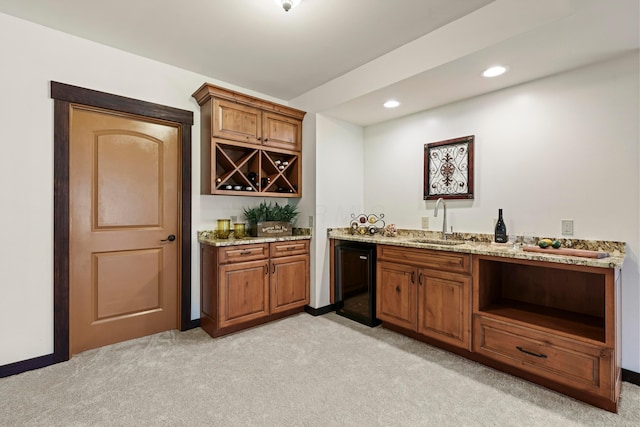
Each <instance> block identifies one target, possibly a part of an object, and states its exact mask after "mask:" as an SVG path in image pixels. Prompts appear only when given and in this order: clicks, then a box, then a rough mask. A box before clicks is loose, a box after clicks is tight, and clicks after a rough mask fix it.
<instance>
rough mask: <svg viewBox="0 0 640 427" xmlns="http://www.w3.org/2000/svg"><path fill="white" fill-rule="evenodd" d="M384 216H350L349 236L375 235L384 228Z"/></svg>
mask: <svg viewBox="0 0 640 427" xmlns="http://www.w3.org/2000/svg"><path fill="white" fill-rule="evenodd" d="M382 218H384V214H380V215H376V214H369V215H367V214H360V215H356V214H351V222H350V223H349V227H350V228H351V234H363V235H364V234H376V233H380V232H381V231H382V229H383V228H384V225H385V223H384V220H383V219H382Z"/></svg>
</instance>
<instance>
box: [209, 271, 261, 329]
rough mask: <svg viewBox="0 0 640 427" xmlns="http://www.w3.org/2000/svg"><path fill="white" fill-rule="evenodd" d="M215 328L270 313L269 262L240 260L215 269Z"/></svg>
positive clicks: (236, 323)
mask: <svg viewBox="0 0 640 427" xmlns="http://www.w3.org/2000/svg"><path fill="white" fill-rule="evenodd" d="M218 283H219V287H218V292H219V295H218V304H219V306H218V327H219V328H225V327H227V326H233V325H238V324H241V323H244V322H247V321H249V320H254V319H259V318H261V317H265V316H268V315H269V263H268V261H267V260H261V261H249V262H240V263H237V264H227V265H222V266H220V267H219V268H218Z"/></svg>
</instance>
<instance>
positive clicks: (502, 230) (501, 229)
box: [495, 209, 509, 243]
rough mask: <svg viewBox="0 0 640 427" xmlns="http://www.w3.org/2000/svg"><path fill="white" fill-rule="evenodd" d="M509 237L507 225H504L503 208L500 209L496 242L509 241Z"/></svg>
mask: <svg viewBox="0 0 640 427" xmlns="http://www.w3.org/2000/svg"><path fill="white" fill-rule="evenodd" d="M508 240H509V237H508V236H507V226H506V225H504V220H503V219H502V209H498V222H496V233H495V241H496V243H507V241H508Z"/></svg>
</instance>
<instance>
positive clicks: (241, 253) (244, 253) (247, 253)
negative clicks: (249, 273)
mask: <svg viewBox="0 0 640 427" xmlns="http://www.w3.org/2000/svg"><path fill="white" fill-rule="evenodd" d="M250 253H251V251H242V252H240V255H249V254H250Z"/></svg>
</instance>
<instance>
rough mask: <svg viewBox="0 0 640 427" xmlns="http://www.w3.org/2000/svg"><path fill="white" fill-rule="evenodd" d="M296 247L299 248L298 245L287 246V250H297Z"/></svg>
mask: <svg viewBox="0 0 640 427" xmlns="http://www.w3.org/2000/svg"><path fill="white" fill-rule="evenodd" d="M296 248H297V247H296V246H289V247H288V248H287V250H288V251H295V250H296Z"/></svg>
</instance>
